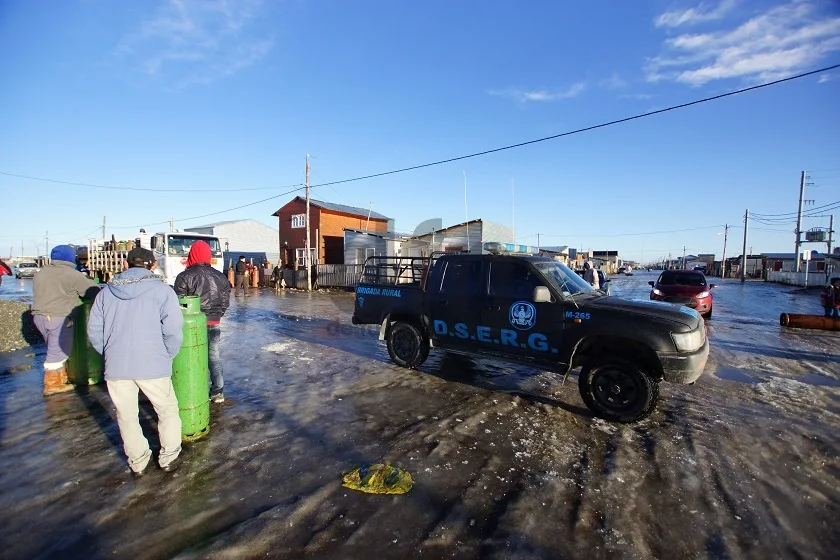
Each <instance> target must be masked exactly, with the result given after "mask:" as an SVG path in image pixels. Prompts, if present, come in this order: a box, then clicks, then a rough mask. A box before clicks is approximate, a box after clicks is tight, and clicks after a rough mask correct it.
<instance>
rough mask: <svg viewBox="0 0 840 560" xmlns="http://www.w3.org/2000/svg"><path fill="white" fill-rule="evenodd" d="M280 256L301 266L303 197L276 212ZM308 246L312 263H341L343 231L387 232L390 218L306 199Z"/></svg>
mask: <svg viewBox="0 0 840 560" xmlns="http://www.w3.org/2000/svg"><path fill="white" fill-rule="evenodd" d="M272 215H273V216H277V219H278V222H279V230H280V256H281V258H282V260H283V264H284V265H285V266H287V267H294V265H295V263H297V264H298V266H301V267H302V266H304V256H305V254H306V249H305V247H306V199H305V198H304V197H302V196H297V197H295V198H294V199H292V200H291V201H289V202H288V203H286V205H284V206H283V207H282V208H280V209H279V210H278V211H277V212H275V213H274V214H272ZM309 219H310V220H311V221H310V224H309V235H310V239H309V246H310V248H311V250H312V262H313V263H315V264H344V230H345V228H346V229H356V230H364V231H372V232H383V233H384V232H386V231H389V229H393V228H389V226H392V225H393V221H392V220H391V219H390V218H388V217H387V216H383V215H382V214H379V213H377V212H372V211H369V210H365V209H364V208H356V207H354V206H345V205H343V204H334V203H332V202H323V201H320V200H312V199H311V198H310V199H309Z"/></svg>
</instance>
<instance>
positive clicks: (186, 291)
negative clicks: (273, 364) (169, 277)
mask: <svg viewBox="0 0 840 560" xmlns="http://www.w3.org/2000/svg"><path fill="white" fill-rule="evenodd" d="M211 257H212V253H211V251H210V245H208V244H207V243H206V242H204V241H196V242H195V243H193V246H192V247H191V248H190V254H189V256H188V257H187V269H186V270H184V272H182V273H180V274H179V275H178V276H176V277H175V293H176V294H177V295H178V297H184V296H198V297H200V298H201V312H202V313H204V314H205V315H207V350H208V354H209V355H208V359H207V364H208V366H209V367H210V400H211V401H213V402H214V403H223V402H225V395H224V393H223V392H222V390H223V389H224V386H225V380H224V368H223V367H222V357H221V355H220V353H219V337H220V336H221V334H222V333H221V327H220V323H221V321H222V316H223V315H224V314H225V311H227V308H228V306H229V305H230V282H228V279H227V278H225V275H224V274H222V273H221V272H219V271H218V270H216V269H215V268H213V267H212V266H210V258H211Z"/></svg>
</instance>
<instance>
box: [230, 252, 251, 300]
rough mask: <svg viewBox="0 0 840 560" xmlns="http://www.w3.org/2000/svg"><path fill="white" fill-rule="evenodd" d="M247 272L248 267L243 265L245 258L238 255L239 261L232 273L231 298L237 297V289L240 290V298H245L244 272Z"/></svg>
mask: <svg viewBox="0 0 840 560" xmlns="http://www.w3.org/2000/svg"><path fill="white" fill-rule="evenodd" d="M247 270H248V265H247V264H246V263H245V256H244V255H240V257H239V261H238V262H237V263H236V268H234V273H233V297H238V296H239V289H240V288H242V297H245V296H246V295H247V294H246V293H245V272H247Z"/></svg>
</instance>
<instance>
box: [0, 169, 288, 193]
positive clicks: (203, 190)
mask: <svg viewBox="0 0 840 560" xmlns="http://www.w3.org/2000/svg"><path fill="white" fill-rule="evenodd" d="M0 175H6V176H7V177H16V178H18V179H28V180H30V181H42V182H44V183H57V184H59V185H72V186H76V187H92V188H94V189H109V190H117V191H145V192H186V193H214V192H241V191H266V190H274V189H288V188H289V187H297V186H300V185H301V184H300V183H297V184H294V185H283V186H281V187H246V188H235V189H146V188H141V187H115V186H113V185H96V184H93V183H78V182H75V181H61V180H58V179H46V178H44V177H33V176H31V175H19V174H17V173H8V172H6V171H0Z"/></svg>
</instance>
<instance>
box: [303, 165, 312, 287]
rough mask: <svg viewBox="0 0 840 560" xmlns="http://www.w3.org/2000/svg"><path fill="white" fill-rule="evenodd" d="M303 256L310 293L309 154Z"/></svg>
mask: <svg viewBox="0 0 840 560" xmlns="http://www.w3.org/2000/svg"><path fill="white" fill-rule="evenodd" d="M304 251H305V253H306V254H305V255H304V256H303V262H304V265H305V266H306V291H307V292H311V291H312V275H311V272H310V269H309V267H310V264H309V259H310V251H309V154H306V243H304Z"/></svg>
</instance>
